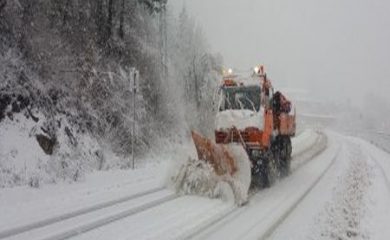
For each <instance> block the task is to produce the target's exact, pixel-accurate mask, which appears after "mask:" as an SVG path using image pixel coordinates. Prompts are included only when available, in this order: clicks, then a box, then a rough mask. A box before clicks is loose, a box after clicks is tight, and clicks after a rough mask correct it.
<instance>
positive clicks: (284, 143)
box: [280, 136, 292, 177]
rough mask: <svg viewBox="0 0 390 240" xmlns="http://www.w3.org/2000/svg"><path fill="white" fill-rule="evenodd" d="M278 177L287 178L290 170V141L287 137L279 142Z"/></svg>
mask: <svg viewBox="0 0 390 240" xmlns="http://www.w3.org/2000/svg"><path fill="white" fill-rule="evenodd" d="M280 151H281V154H280V155H281V158H280V175H281V177H285V176H288V175H289V174H290V168H291V152H292V146H291V139H290V137H288V136H285V137H283V138H281V142H280Z"/></svg>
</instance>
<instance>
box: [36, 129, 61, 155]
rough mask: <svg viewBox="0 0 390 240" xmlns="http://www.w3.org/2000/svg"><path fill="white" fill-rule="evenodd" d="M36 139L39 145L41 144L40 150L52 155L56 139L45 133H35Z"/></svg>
mask: <svg viewBox="0 0 390 240" xmlns="http://www.w3.org/2000/svg"><path fill="white" fill-rule="evenodd" d="M36 138H37V141H38V143H39V146H41V148H42V150H43V151H44V152H45V153H46V154H47V155H52V154H53V150H54V147H55V145H56V143H57V140H56V139H55V138H54V137H53V138H49V137H47V136H45V135H42V134H38V135H36Z"/></svg>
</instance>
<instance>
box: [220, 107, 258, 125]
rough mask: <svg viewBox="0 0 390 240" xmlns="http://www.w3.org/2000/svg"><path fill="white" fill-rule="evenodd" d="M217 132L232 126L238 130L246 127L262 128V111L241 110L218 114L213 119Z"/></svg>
mask: <svg viewBox="0 0 390 240" xmlns="http://www.w3.org/2000/svg"><path fill="white" fill-rule="evenodd" d="M215 126H216V129H217V130H224V129H230V128H232V127H233V126H235V127H237V128H238V129H240V130H244V129H245V128H247V127H257V128H258V129H263V128H264V109H260V111H258V112H256V111H251V110H247V109H241V110H226V111H222V112H218V113H217V116H216V119H215Z"/></svg>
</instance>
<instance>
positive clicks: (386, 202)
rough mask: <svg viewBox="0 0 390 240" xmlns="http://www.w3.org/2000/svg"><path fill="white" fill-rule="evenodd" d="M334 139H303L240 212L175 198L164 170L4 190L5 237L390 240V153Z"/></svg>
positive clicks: (0, 224) (0, 218)
mask: <svg viewBox="0 0 390 240" xmlns="http://www.w3.org/2000/svg"><path fill="white" fill-rule="evenodd" d="M325 135H326V136H325ZM325 135H324V134H322V133H317V132H315V131H312V130H308V131H303V132H302V133H301V134H300V135H299V136H298V137H296V138H295V139H294V141H293V148H294V153H293V156H294V157H293V161H292V170H293V172H292V174H291V175H290V176H288V177H287V178H284V179H282V180H280V181H279V182H277V183H276V184H275V185H274V186H273V187H272V188H269V189H264V190H261V191H259V192H256V193H252V194H251V198H250V201H249V203H248V204H247V205H245V206H243V207H240V208H238V207H236V206H235V205H234V204H232V203H228V202H223V201H222V200H219V199H208V198H202V197H197V196H177V195H175V194H174V192H173V191H171V190H169V189H165V188H163V181H162V179H163V177H162V176H161V168H162V166H158V167H156V168H155V169H154V170H150V169H149V170H148V171H144V170H142V169H140V170H139V171H135V172H134V174H133V175H132V176H131V177H127V176H125V175H123V176H122V175H121V174H119V175H115V177H114V176H110V174H112V173H107V176H105V177H103V178H102V177H101V176H100V177H97V179H94V181H88V180H87V181H86V182H85V183H82V184H80V185H78V186H76V185H75V186H72V185H70V186H69V185H64V186H60V187H61V188H62V190H61V191H59V190H58V189H56V188H53V189H51V187H48V188H44V189H41V190H35V191H37V192H39V193H36V192H34V193H30V194H26V191H29V190H27V189H14V190H8V192H7V191H1V192H0V202H1V206H0V212H1V213H2V214H1V215H0V239H2V238H5V239H68V238H72V239H188V238H191V239H266V238H270V239H339V237H340V239H348V238H353V237H355V238H357V239H368V238H371V239H388V238H389V237H390V231H389V230H388V229H386V227H387V223H388V222H390V184H389V179H390V178H389V173H390V157H389V155H388V154H387V153H385V152H383V151H381V150H379V149H377V148H376V147H374V146H372V145H370V144H368V143H367V142H364V141H362V140H359V139H356V138H350V137H345V136H342V135H339V134H335V133H331V132H330V133H327V134H325ZM159 171H160V173H159ZM98 179H99V180H98ZM102 179H106V180H109V181H104V180H102ZM113 180H117V181H116V183H115V184H113V182H111V181H113ZM110 182H111V183H110ZM99 186H100V187H99ZM57 187H58V186H57ZM24 190H25V191H24ZM70 190H73V191H70ZM69 191H70V193H71V194H69V195H68V194H65V193H66V192H69ZM18 197H21V198H18ZM23 197H24V198H23ZM26 197H27V199H26ZM13 199H17V200H16V201H15V202H11V201H12V200H13ZM42 201H45V202H42ZM387 228H388V227H387Z"/></svg>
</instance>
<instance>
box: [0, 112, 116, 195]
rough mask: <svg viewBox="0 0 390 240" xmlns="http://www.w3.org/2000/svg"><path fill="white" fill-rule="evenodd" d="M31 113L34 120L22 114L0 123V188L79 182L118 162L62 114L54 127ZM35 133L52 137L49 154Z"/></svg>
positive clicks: (36, 113)
mask: <svg viewBox="0 0 390 240" xmlns="http://www.w3.org/2000/svg"><path fill="white" fill-rule="evenodd" d="M32 111H33V110H32ZM33 114H34V115H35V116H36V117H37V119H38V120H37V122H36V121H34V120H32V119H31V118H27V117H26V116H25V115H23V114H14V116H13V118H12V120H11V119H9V118H6V119H4V120H3V121H1V122H0V129H1V131H0V140H1V141H0V174H1V178H0V188H3V187H14V186H19V185H25V184H28V185H30V186H31V187H39V186H40V184H41V183H55V182H58V181H63V180H70V181H80V180H83V179H84V174H85V173H86V172H91V171H93V170H104V169H109V168H112V167H114V166H116V165H118V163H119V162H120V160H119V159H118V157H115V156H113V154H111V151H107V150H104V151H103V150H102V147H101V146H100V144H99V143H98V142H97V141H96V140H95V139H94V138H92V137H91V136H89V135H88V134H83V133H81V132H77V131H76V130H75V129H73V128H72V127H71V124H69V122H68V121H67V120H66V118H65V117H61V116H58V117H56V121H55V122H56V124H57V126H56V128H54V129H55V130H53V129H52V127H53V126H52V125H50V122H53V121H49V120H48V119H47V118H46V117H45V116H44V115H43V114H41V113H40V112H39V111H34V113H33ZM38 135H43V136H47V137H49V135H50V137H54V141H55V142H56V143H55V145H54V147H53V152H52V154H48V153H45V151H44V150H43V149H42V147H41V146H40V145H39V143H38V141H37V136H38ZM52 135H53V136H52Z"/></svg>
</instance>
